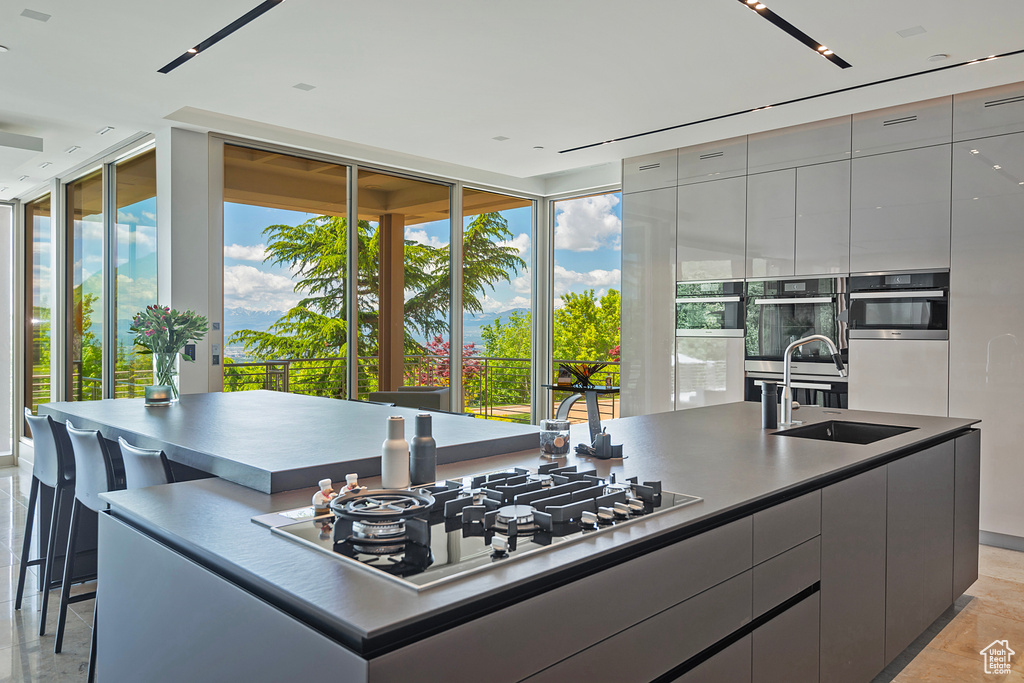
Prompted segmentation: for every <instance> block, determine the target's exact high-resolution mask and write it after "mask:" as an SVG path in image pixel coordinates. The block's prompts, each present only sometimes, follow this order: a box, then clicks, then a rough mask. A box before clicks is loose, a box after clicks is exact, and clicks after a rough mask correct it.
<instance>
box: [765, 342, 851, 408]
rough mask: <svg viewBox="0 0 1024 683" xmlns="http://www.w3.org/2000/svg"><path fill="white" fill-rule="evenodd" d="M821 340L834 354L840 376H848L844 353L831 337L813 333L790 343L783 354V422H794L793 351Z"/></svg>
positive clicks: (833, 360) (833, 357) (833, 359)
mask: <svg viewBox="0 0 1024 683" xmlns="http://www.w3.org/2000/svg"><path fill="white" fill-rule="evenodd" d="M816 341H818V342H821V343H823V344H825V345H826V346H827V347H828V350H829V353H831V354H832V362H833V363H835V364H836V370H838V371H839V376H840V377H846V366H844V365H843V358H842V355H841V354H840V353H839V349H837V348H836V345H835V344H834V343H833V342H832V340H831V339H829V338H828V337H826V336H825V335H823V334H812V335H811V336H809V337H804V338H803V339H797V340H796V341H794V342H792V343H790V345H789V346H787V347H786V350H785V352H784V353H783V354H782V359H783V362H784V366H783V373H782V399H781V400H782V424H786V425H788V424H793V389H792V377H791V375H792V362H793V351H794V350H795V349H798V348H799V347H801V346H803V345H805V344H810V343H811V342H816Z"/></svg>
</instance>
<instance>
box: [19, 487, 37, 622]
mask: <svg viewBox="0 0 1024 683" xmlns="http://www.w3.org/2000/svg"><path fill="white" fill-rule="evenodd" d="M38 498H39V479H37V478H36V477H34V476H33V477H32V489H31V491H30V492H29V494H28V519H26V520H25V541H24V543H22V545H21V569H20V570H19V571H18V595H17V597H16V598H15V600H14V609H21V598H22V595H23V594H24V592H25V573H26V572H27V571H28V566H29V565H30V564H32V561H31V560H30V559H29V557H28V554H29V552H30V551H31V550H32V524H33V522H34V521H35V518H36V503H37V502H38Z"/></svg>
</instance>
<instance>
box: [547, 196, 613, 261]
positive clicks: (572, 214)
mask: <svg viewBox="0 0 1024 683" xmlns="http://www.w3.org/2000/svg"><path fill="white" fill-rule="evenodd" d="M618 203H619V198H618V197H617V196H615V195H614V194H602V195H597V196H595V197H582V198H580V199H572V200H569V201H563V202H558V209H559V210H558V213H557V214H556V216H555V249H567V250H569V251H596V250H598V249H614V250H616V251H617V250H619V249H621V248H622V221H621V220H620V219H619V217H618V216H616V215H615V214H614V213H613V209H614V208H615V206H616V205H617V204H618Z"/></svg>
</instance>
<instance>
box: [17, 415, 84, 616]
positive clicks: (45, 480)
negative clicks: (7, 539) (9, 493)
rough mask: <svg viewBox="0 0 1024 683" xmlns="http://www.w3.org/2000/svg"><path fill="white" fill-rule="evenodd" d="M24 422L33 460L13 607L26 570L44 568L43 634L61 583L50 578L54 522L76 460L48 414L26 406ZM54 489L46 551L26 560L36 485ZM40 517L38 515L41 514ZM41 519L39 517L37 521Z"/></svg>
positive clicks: (71, 481) (71, 484)
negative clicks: (54, 592) (53, 592)
mask: <svg viewBox="0 0 1024 683" xmlns="http://www.w3.org/2000/svg"><path fill="white" fill-rule="evenodd" d="M25 421H26V422H27V423H28V426H29V429H30V430H31V431H32V447H33V450H34V451H35V460H34V461H33V462H32V489H31V491H30V492H29V495H28V519H26V520H25V541H24V544H23V545H22V549H21V570H20V571H19V572H18V591H17V597H16V598H15V600H14V609H21V598H22V595H23V593H24V590H25V573H26V571H27V570H28V568H29V567H38V566H40V565H42V567H43V605H42V613H41V615H40V618H39V635H41V636H42V635H46V607H47V603H48V602H49V599H50V590H51V589H53V588H57V587H58V586H60V583H56V582H54V581H53V556H54V552H55V551H56V547H57V524H58V521H59V520H60V502H61V499H63V498H64V496H65V495H66V492H67V491H68V490H69V489H71V490H74V488H75V463H74V459H73V458H72V456H71V452H70V444H68V441H67V435H66V434H64V433H63V429H62V428H61V426H60V425H58V424H57V423H55V422H54V421H53V418H52V417H50V416H49V415H33V414H32V411H31V410H29V409H28V408H26V409H25ZM40 486H46V487H47V488H49V489H52V490H53V509H52V510H51V511H50V534H49V537H48V540H47V543H46V552H45V553H43V554H42V556H41V557H38V558H36V559H34V560H30V559H28V555H29V551H30V550H31V547H32V526H33V523H34V521H35V516H36V503H37V502H38V500H39V487H40ZM40 516H41V515H40ZM40 522H42V520H40Z"/></svg>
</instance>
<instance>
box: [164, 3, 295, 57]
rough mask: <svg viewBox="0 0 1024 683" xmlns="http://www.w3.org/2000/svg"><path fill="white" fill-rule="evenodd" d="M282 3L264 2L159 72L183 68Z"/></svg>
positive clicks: (191, 48)
mask: <svg viewBox="0 0 1024 683" xmlns="http://www.w3.org/2000/svg"><path fill="white" fill-rule="evenodd" d="M282 2H284V0H264V1H263V2H261V3H260V4H259V5H257V6H256V7H254V8H253V9H251V10H249V11H248V12H246V13H245V14H243V15H242V16H240V17H239V18H237V19H235V20H234V21H232V22H231V23H230V24H228V25H227V26H225V27H224V28H222V29H221V30H219V31H217V32H216V33H214V34H213V35H212V36H210V37H209V38H207V39H206V40H204V41H203V42H201V43H199V44H198V45H196V46H195V47H190V48H189V49H188V50H186V51H185V53H184V54H183V55H181V56H180V57H178V58H177V59H175V60H173V61H172V62H170V63H169V64H167V65H165V66H163V67H161V68H160V69H157V71H158V72H159V73H162V74H166V73H170V72H171V71H174V70H175V69H177V68H178V67H179V66H181V65H182V64H184V63H185V62H187V61H188V60H190V59H192V58H193V57H195V56H196V55H197V54H199V53H200V52H202V51H203V50H206V49H208V48H210V47H212V46H213V45H215V44H217V43H219V42H220V41H222V40H224V39H225V38H227V37H228V36H230V35H231V34H232V33H234V32H235V31H237V30H238V29H240V28H242V27H243V26H245V25H246V24H248V23H249V22H250V21H253V20H254V19H256V18H258V17H260V16H262V15H263V14H266V13H267V12H269V11H270V10H272V9H274V8H275V7H277V6H278V5H280V4H281V3H282Z"/></svg>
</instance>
